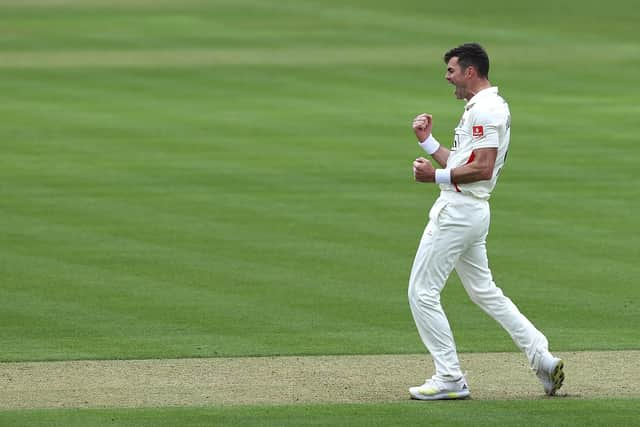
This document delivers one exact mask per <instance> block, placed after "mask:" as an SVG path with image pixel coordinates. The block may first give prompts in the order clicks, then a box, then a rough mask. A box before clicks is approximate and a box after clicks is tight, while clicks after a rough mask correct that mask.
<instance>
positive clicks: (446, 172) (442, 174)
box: [436, 169, 451, 184]
mask: <svg viewBox="0 0 640 427" xmlns="http://www.w3.org/2000/svg"><path fill="white" fill-rule="evenodd" d="M436 184H451V169H436Z"/></svg>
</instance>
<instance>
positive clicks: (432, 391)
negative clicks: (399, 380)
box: [409, 377, 470, 400]
mask: <svg viewBox="0 0 640 427" xmlns="http://www.w3.org/2000/svg"><path fill="white" fill-rule="evenodd" d="M409 393H410V394H411V398H412V399H418V400H444V399H465V398H467V397H469V394H470V391H469V386H468V385H467V381H466V380H465V379H464V377H461V378H460V379H459V380H457V381H441V380H438V379H435V378H431V379H428V380H427V381H426V382H425V383H424V384H422V385H421V386H418V387H411V388H410V389H409Z"/></svg>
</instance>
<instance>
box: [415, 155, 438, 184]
mask: <svg viewBox="0 0 640 427" xmlns="http://www.w3.org/2000/svg"><path fill="white" fill-rule="evenodd" d="M413 177H414V178H415V179H416V181H417V182H434V181H435V179H436V170H435V169H434V168H433V165H432V164H431V162H430V161H429V160H427V159H425V158H424V157H418V158H417V159H415V160H414V161H413Z"/></svg>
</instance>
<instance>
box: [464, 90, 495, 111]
mask: <svg viewBox="0 0 640 427" xmlns="http://www.w3.org/2000/svg"><path fill="white" fill-rule="evenodd" d="M497 93H498V86H491V87H488V88H486V89H482V90H481V91H480V92H478V93H476V94H475V95H473V97H472V98H471V99H470V100H469V102H467V104H466V105H465V106H464V109H465V110H467V111H469V110H470V109H471V107H473V106H474V105H475V103H476V102H478V100H480V99H481V98H483V97H485V96H487V95H491V94H497Z"/></svg>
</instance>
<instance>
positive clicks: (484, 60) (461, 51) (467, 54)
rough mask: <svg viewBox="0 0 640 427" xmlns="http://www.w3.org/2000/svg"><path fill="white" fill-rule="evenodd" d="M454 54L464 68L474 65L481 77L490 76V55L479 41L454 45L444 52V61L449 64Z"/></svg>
mask: <svg viewBox="0 0 640 427" xmlns="http://www.w3.org/2000/svg"><path fill="white" fill-rule="evenodd" d="M454 56H457V57H458V64H460V67H461V68H462V69H463V70H465V69H467V67H469V66H473V67H474V68H475V69H476V70H477V71H478V75H479V76H480V77H484V78H485V79H486V78H488V77H489V55H487V52H486V51H485V50H484V49H483V48H482V46H480V45H479V44H478V43H465V44H462V45H460V46H458V47H454V48H453V49H451V50H450V51H449V52H447V53H445V54H444V63H445V64H448V63H449V60H451V58H453V57H454Z"/></svg>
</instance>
